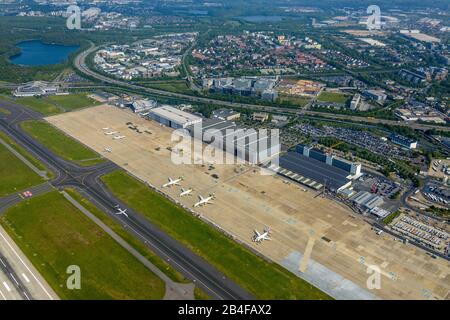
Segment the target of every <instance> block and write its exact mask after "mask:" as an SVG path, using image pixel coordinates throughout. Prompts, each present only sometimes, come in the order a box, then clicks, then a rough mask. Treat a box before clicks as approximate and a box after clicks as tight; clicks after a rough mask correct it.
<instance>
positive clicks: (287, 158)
mask: <svg viewBox="0 0 450 320" xmlns="http://www.w3.org/2000/svg"><path fill="white" fill-rule="evenodd" d="M279 166H280V167H282V168H284V169H287V170H289V171H292V172H294V173H297V174H299V175H301V176H304V177H307V178H309V179H311V180H314V181H316V182H318V183H320V184H323V185H325V182H326V186H327V188H329V189H331V190H334V191H337V190H338V189H340V188H341V187H343V186H345V185H347V184H348V183H349V182H351V180H350V179H348V178H347V176H348V175H349V174H348V172H346V171H344V170H341V169H339V168H336V167H333V166H330V165H328V164H326V163H323V162H320V161H318V160H315V159H313V158H308V157H305V156H304V155H302V154H300V153H297V152H288V153H287V154H285V155H283V156H282V157H280V163H279Z"/></svg>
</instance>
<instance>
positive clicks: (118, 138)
mask: <svg viewBox="0 0 450 320" xmlns="http://www.w3.org/2000/svg"><path fill="white" fill-rule="evenodd" d="M124 138H125V136H115V137H114V138H113V139H114V140H122V139H124Z"/></svg>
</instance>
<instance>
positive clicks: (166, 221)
mask: <svg viewBox="0 0 450 320" xmlns="http://www.w3.org/2000/svg"><path fill="white" fill-rule="evenodd" d="M103 181H104V182H105V183H106V185H107V186H108V188H109V189H110V190H111V191H112V192H113V193H114V194H115V195H116V196H117V197H118V198H119V199H121V200H122V201H124V202H125V203H127V204H128V205H129V206H131V207H132V208H133V209H135V210H136V211H138V212H140V213H141V214H143V215H144V216H145V217H146V218H148V219H149V220H150V221H151V222H153V223H154V224H156V225H158V226H159V227H160V228H161V229H162V230H164V231H165V232H167V233H168V234H170V235H171V236H172V237H174V238H175V239H178V240H179V241H181V242H182V243H184V244H185V245H186V246H187V247H189V248H191V249H192V250H193V251H194V252H195V253H197V254H198V255H200V256H202V257H204V258H205V259H206V260H207V261H209V262H210V263H211V264H213V265H214V266H215V267H217V268H218V269H219V270H220V271H222V272H223V273H224V274H225V275H227V276H228V277H229V278H230V279H232V280H234V281H235V282H237V283H238V284H240V285H241V286H242V287H244V288H246V289H247V290H248V291H250V292H251V293H252V294H254V295H255V296H256V297H257V298H259V299H330V297H329V296H328V295H326V294H325V293H323V292H321V291H320V290H318V289H317V288H315V287H313V286H312V285H310V284H308V283H307V282H305V281H303V280H302V279H300V278H298V277H297V276H295V275H294V274H292V273H290V272H289V271H287V270H286V269H284V268H283V267H281V266H279V265H278V264H275V263H271V262H268V261H266V260H264V259H262V258H260V257H258V256H257V255H255V254H253V253H252V252H251V251H250V250H248V249H246V248H245V247H243V246H241V245H239V244H237V243H236V242H234V241H233V240H231V239H230V238H228V237H227V236H225V235H224V234H222V233H221V232H219V231H218V230H216V229H215V228H213V227H211V226H209V225H208V224H206V223H204V222H202V221H201V220H199V219H198V218H196V217H194V216H193V215H191V214H190V213H189V212H187V211H185V210H184V209H182V208H180V207H178V206H176V205H175V204H173V203H172V202H170V201H169V200H167V199H166V198H164V197H163V196H161V195H159V194H158V193H156V192H154V191H152V190H150V189H149V188H148V187H147V186H145V185H144V184H143V183H141V182H139V181H137V180H136V179H134V178H132V177H131V176H129V175H127V174H126V173H125V172H123V171H116V172H113V173H111V174H108V175H106V176H104V177H103Z"/></svg>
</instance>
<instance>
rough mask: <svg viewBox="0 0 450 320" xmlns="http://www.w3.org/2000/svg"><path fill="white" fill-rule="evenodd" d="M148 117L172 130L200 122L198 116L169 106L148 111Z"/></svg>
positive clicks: (200, 119)
mask: <svg viewBox="0 0 450 320" xmlns="http://www.w3.org/2000/svg"><path fill="white" fill-rule="evenodd" d="M148 116H149V117H150V118H151V119H153V120H155V121H157V122H159V123H161V124H163V125H165V126H167V127H170V128H173V129H184V128H187V127H188V126H191V125H194V124H196V123H201V122H202V118H200V117H199V116H196V115H194V114H192V113H189V112H185V111H182V110H179V109H177V108H174V107H171V106H161V107H157V108H153V109H150V111H149V113H148Z"/></svg>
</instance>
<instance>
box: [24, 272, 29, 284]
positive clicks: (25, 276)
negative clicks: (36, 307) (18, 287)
mask: <svg viewBox="0 0 450 320" xmlns="http://www.w3.org/2000/svg"><path fill="white" fill-rule="evenodd" d="M22 277H23V278H24V279H25V281H26V282H28V283H30V279H28V277H27V275H26V274H25V273H22Z"/></svg>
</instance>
